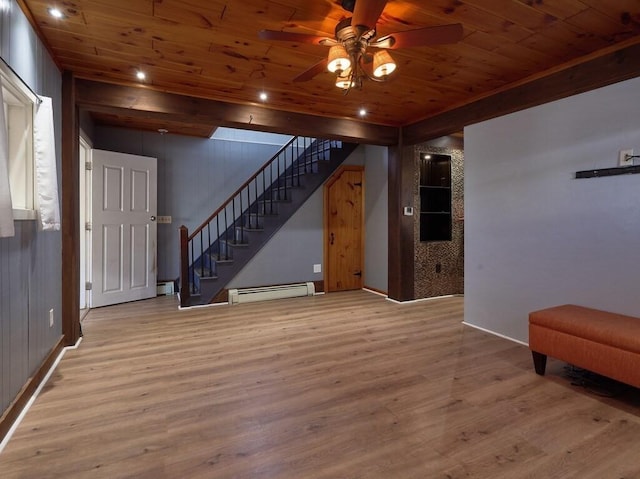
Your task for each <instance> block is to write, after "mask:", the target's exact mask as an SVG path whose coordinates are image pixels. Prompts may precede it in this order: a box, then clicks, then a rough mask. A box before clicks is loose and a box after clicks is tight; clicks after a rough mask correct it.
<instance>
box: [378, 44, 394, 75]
mask: <svg viewBox="0 0 640 479" xmlns="http://www.w3.org/2000/svg"><path fill="white" fill-rule="evenodd" d="M395 69H396V62H394V61H393V58H392V57H391V55H389V52H387V51H386V50H380V51H378V52H376V53H375V55H373V76H375V77H376V78H382V77H386V76H387V75H391V74H392V73H393V72H394V71H395Z"/></svg>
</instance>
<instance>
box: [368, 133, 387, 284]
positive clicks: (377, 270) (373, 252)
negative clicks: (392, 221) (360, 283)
mask: <svg viewBox="0 0 640 479" xmlns="http://www.w3.org/2000/svg"><path fill="white" fill-rule="evenodd" d="M364 161H365V163H364V164H365V170H364V176H365V179H364V181H365V202H364V204H365V206H364V214H365V246H364V254H365V258H364V285H365V287H367V288H372V289H374V290H377V291H380V292H384V293H387V292H388V290H389V274H388V273H389V267H388V266H389V265H388V257H389V222H388V221H387V219H388V217H389V216H388V213H387V212H388V204H389V181H388V172H389V168H388V165H389V149H388V148H386V147H380V146H372V145H365V146H364Z"/></svg>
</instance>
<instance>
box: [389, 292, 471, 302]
mask: <svg viewBox="0 0 640 479" xmlns="http://www.w3.org/2000/svg"><path fill="white" fill-rule="evenodd" d="M463 296H464V295H463V294H445V295H444V296H433V297H431V298H420V299H410V300H409V301H398V300H396V299H391V298H389V297H387V301H391V302H392V303H396V304H412V303H421V302H423V301H435V300H437V299H446V298H462V297H463Z"/></svg>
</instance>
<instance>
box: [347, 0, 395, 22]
mask: <svg viewBox="0 0 640 479" xmlns="http://www.w3.org/2000/svg"><path fill="white" fill-rule="evenodd" d="M386 5H387V0H356V7H355V8H354V10H353V17H352V20H351V25H364V26H366V27H369V28H376V23H378V18H380V15H382V11H383V10H384V7H385V6H386Z"/></svg>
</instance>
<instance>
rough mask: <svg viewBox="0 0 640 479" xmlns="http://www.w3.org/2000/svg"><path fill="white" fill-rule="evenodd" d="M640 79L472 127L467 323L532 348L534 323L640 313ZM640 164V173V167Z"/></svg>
mask: <svg viewBox="0 0 640 479" xmlns="http://www.w3.org/2000/svg"><path fill="white" fill-rule="evenodd" d="M638 98H640V78H636V79H633V80H629V81H626V82H622V83H618V84H615V85H611V86H608V87H605V88H602V89H599V90H595V91H592V92H588V93H584V94H581V95H577V96H574V97H570V98H567V99H564V100H560V101H556V102H552V103H548V104H545V105H542V106H539V107H536V108H531V109H528V110H525V111H521V112H518V113H514V114H511V115H507V116H504V117H501V118H497V119H494V120H490V121H486V122H483V123H480V124H477V125H473V126H470V127H468V128H465V288H464V289H465V322H467V323H470V324H473V325H476V326H479V327H482V328H485V329H488V330H490V331H494V332H496V333H499V334H502V335H505V336H508V337H511V338H514V339H517V340H521V341H527V340H528V317H527V315H528V313H529V312H530V311H533V310H536V309H540V308H545V307H549V306H553V305H558V304H564V303H576V304H581V305H584V306H589V307H594V308H598V309H603V310H609V311H615V312H619V313H623V314H630V315H635V316H638V315H640V294H639V293H638V291H639V287H638V271H640V175H623V176H615V177H607V178H594V179H575V172H576V171H580V170H587V169H594V168H607V167H614V166H617V161H618V151H619V150H620V149H625V148H634V149H635V151H636V152H638V153H640V114H639V113H638V101H637V99H638ZM636 164H639V163H638V162H637V161H636Z"/></svg>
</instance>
